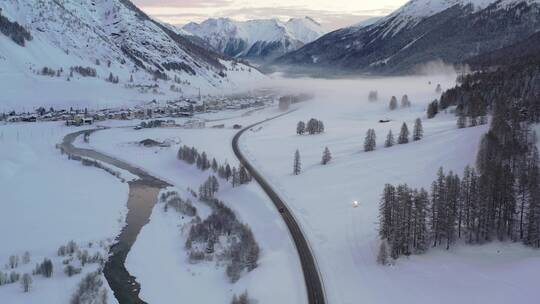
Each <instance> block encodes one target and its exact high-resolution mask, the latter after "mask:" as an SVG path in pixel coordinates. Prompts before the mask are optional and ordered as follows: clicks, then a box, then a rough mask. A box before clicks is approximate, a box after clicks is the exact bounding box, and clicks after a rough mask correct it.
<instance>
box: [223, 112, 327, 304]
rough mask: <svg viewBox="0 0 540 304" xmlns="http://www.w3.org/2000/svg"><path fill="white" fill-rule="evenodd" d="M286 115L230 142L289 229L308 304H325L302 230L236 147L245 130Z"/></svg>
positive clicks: (315, 264)
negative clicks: (300, 266)
mask: <svg viewBox="0 0 540 304" xmlns="http://www.w3.org/2000/svg"><path fill="white" fill-rule="evenodd" d="M288 113H290V112H287V113H283V114H280V115H277V116H274V117H271V118H268V119H266V120H263V121H260V122H258V123H255V124H252V125H250V126H248V127H246V128H244V129H242V130H240V131H239V132H238V133H236V135H235V136H234V138H233V140H232V148H233V151H234V154H235V155H236V157H237V158H238V159H239V160H240V163H242V165H243V166H244V167H246V169H247V170H248V171H249V173H250V174H251V176H253V178H254V179H255V180H256V181H257V183H259V185H260V186H261V187H262V189H263V190H264V192H266V194H267V195H268V197H269V198H270V199H271V200H272V202H273V203H274V205H275V206H276V208H277V209H278V210H280V214H281V217H282V218H283V220H284V221H285V224H286V225H287V228H288V229H289V232H290V234H291V236H292V239H293V241H294V244H295V246H296V250H297V251H298V255H299V258H300V263H301V265H302V271H303V273H304V280H305V283H306V291H307V296H308V302H309V303H310V304H324V303H326V297H325V293H324V285H323V282H322V278H321V276H320V273H319V270H318V267H317V262H316V260H315V258H314V257H313V253H312V252H311V248H310V247H309V244H308V242H307V240H306V237H305V236H304V234H303V233H302V229H300V226H299V225H298V223H297V221H296V219H295V218H294V216H293V214H292V213H291V212H290V211H289V208H288V207H287V205H286V204H285V202H284V201H283V200H282V199H281V198H280V197H279V195H278V194H277V193H276V191H274V189H273V188H272V187H271V186H270V184H269V183H268V182H267V181H266V179H264V177H262V175H261V174H259V172H258V171H257V170H256V169H255V168H254V167H253V166H252V165H251V164H250V163H249V162H248V161H247V159H246V158H245V157H244V155H243V154H242V151H241V150H240V148H239V145H238V141H239V139H240V136H242V134H244V132H246V131H247V130H249V129H251V128H253V127H255V126H257V125H260V124H262V123H265V122H268V121H270V120H272V119H276V118H278V117H281V116H283V115H286V114H288Z"/></svg>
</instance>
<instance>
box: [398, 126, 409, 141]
mask: <svg viewBox="0 0 540 304" xmlns="http://www.w3.org/2000/svg"><path fill="white" fill-rule="evenodd" d="M408 142H409V128H408V127H407V124H406V123H403V124H402V125H401V132H400V133H399V137H398V144H406V143H408Z"/></svg>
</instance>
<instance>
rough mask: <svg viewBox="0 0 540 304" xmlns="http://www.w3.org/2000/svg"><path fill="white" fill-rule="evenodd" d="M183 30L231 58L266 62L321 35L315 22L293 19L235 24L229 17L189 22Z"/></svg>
mask: <svg viewBox="0 0 540 304" xmlns="http://www.w3.org/2000/svg"><path fill="white" fill-rule="evenodd" d="M182 29H183V30H184V31H186V32H188V33H190V34H192V35H194V36H197V37H200V38H201V39H203V40H204V41H206V42H207V43H208V44H210V45H211V46H212V48H213V49H214V50H216V51H218V52H221V53H223V54H225V55H227V56H230V57H238V58H245V59H251V60H255V61H267V60H270V59H274V58H276V57H278V56H281V55H283V54H285V53H287V52H290V51H293V50H296V49H298V48H300V47H302V46H303V45H304V44H306V43H309V42H311V41H313V40H315V39H317V38H319V37H320V36H321V35H322V34H323V33H324V31H323V29H322V27H321V25H320V24H318V23H317V22H316V21H315V20H313V19H311V18H309V17H305V18H293V19H290V20H289V21H287V22H282V21H280V20H277V19H265V20H250V21H235V20H232V19H229V18H218V19H208V20H205V21H204V22H202V23H200V24H198V23H194V22H192V23H188V24H186V25H185V26H183V27H182Z"/></svg>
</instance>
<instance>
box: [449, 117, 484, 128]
mask: <svg viewBox="0 0 540 304" xmlns="http://www.w3.org/2000/svg"><path fill="white" fill-rule="evenodd" d="M487 123H488V118H487V116H486V115H482V116H480V117H467V116H464V115H458V119H457V123H456V124H457V126H458V128H460V129H463V128H466V127H476V126H478V125H485V124H487Z"/></svg>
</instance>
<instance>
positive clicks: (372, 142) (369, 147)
mask: <svg viewBox="0 0 540 304" xmlns="http://www.w3.org/2000/svg"><path fill="white" fill-rule="evenodd" d="M376 146H377V142H376V135H375V130H374V129H368V130H367V132H366V138H365V139H364V151H366V152H369V151H373V150H375V147H376Z"/></svg>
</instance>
